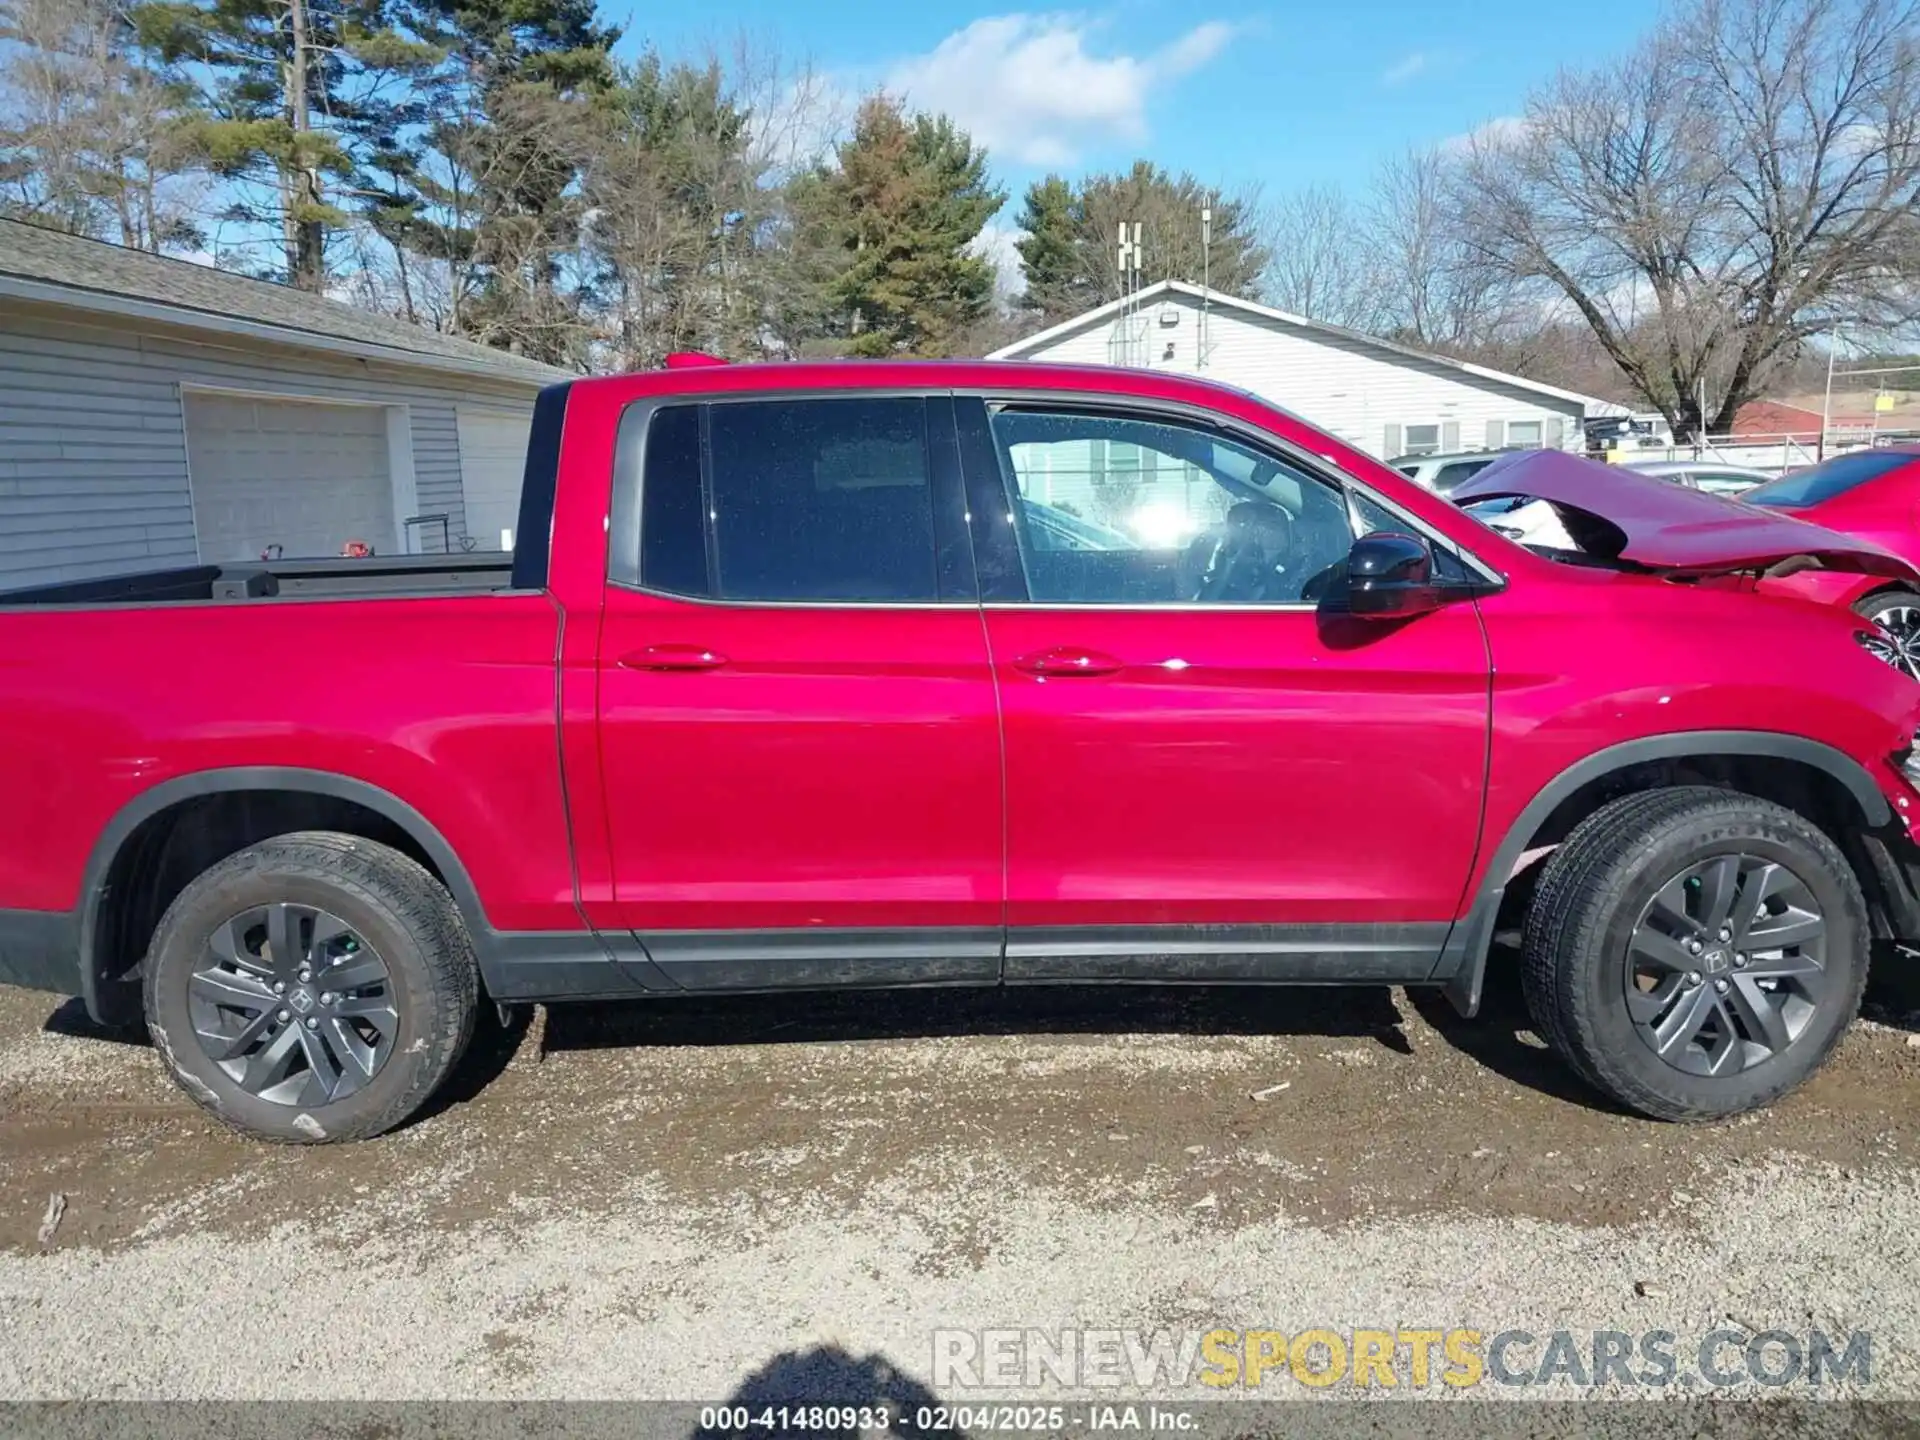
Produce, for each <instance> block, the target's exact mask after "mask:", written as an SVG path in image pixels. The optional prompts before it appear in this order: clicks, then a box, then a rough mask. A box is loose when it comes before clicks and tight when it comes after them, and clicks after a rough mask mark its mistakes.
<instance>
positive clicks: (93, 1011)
mask: <svg viewBox="0 0 1920 1440" xmlns="http://www.w3.org/2000/svg"><path fill="white" fill-rule="evenodd" d="M269 790H290V791H295V792H297V793H301V794H307V795H318V796H322V797H324V798H327V799H330V800H345V801H348V802H350V803H352V804H355V805H359V806H362V807H363V808H365V809H368V810H371V811H373V812H374V813H375V814H377V815H379V816H381V817H382V818H383V819H386V820H389V821H391V822H392V823H393V824H395V825H396V826H398V827H399V828H400V829H401V830H402V831H404V832H405V833H406V834H407V836H408V837H409V838H410V839H412V840H413V841H414V843H415V844H417V845H418V846H419V847H420V848H421V850H422V851H424V852H425V854H426V856H427V858H428V859H430V860H431V861H433V864H434V868H436V869H437V870H438V871H439V872H440V874H441V875H442V876H443V877H444V879H445V880H446V884H447V889H448V890H449V891H450V892H451V893H452V895H453V901H454V904H455V905H456V906H457V907H458V908H459V910H460V914H461V916H462V918H463V919H465V920H466V922H467V929H468V931H469V932H470V933H471V935H472V938H473V942H474V946H475V949H476V950H477V951H479V952H480V953H481V954H482V956H483V957H484V956H485V954H486V951H487V941H488V939H489V937H491V935H492V934H493V930H492V927H491V926H490V925H489V924H488V922H487V915H486V909H485V907H484V906H483V905H482V904H481V903H480V893H479V891H478V890H476V889H475V888H474V884H473V879H472V877H471V876H470V875H468V873H467V867H466V866H465V865H464V864H462V863H461V861H460V856H459V854H458V852H456V851H455V850H454V848H453V846H452V845H451V844H449V843H448V841H447V838H446V836H444V835H442V834H441V833H440V830H439V828H438V827H437V826H436V825H434V823H433V822H432V821H430V820H429V819H427V817H426V816H424V815H422V814H421V813H420V812H419V811H418V810H416V809H415V808H414V807H413V806H412V805H409V804H408V803H407V802H406V801H405V800H402V799H401V798H400V797H399V796H397V795H395V794H393V793H392V792H391V791H389V790H383V789H381V788H380V787H379V786H378V785H374V784H372V783H370V782H368V781H365V780H358V779H355V778H353V777H352V776H348V775H341V774H338V773H336V772H334V771H330V770H306V769H301V768H299V767H297V766H280V765H245V766H234V767H230V768H227V769H219V770H198V771H194V772H191V773H189V774H186V775H176V776H174V777H173V778H172V779H169V780H163V781H162V782H160V783H159V784H158V785H155V786H152V787H151V788H149V789H146V790H143V791H141V792H140V793H139V794H138V795H136V796H134V797H133V798H132V799H131V800H129V801H127V803H126V804H124V805H122V806H121V807H120V809H119V810H118V811H116V812H115V813H114V816H113V818H112V819H111V820H109V821H108V822H107V824H106V826H105V828H103V829H102V830H101V832H100V835H99V837H98V838H97V839H96V840H95V841H94V844H93V849H92V850H91V851H90V852H89V854H88V856H87V866H86V870H85V871H84V872H83V875H82V880H81V885H80V903H79V915H78V917H77V919H78V933H79V945H80V983H81V998H82V999H83V1000H84V1001H85V1002H86V1007H87V1013H88V1014H90V1015H92V1016H94V1017H95V1018H96V1019H99V1018H101V1004H100V995H99V990H100V981H101V975H100V967H99V965H98V964H97V963H96V956H95V953H94V951H95V947H96V944H97V938H98V934H99V929H100V919H101V915H102V913H103V910H104V906H105V904H106V900H107V877H108V875H110V874H111V873H112V870H113V865H114V862H115V861H116V860H117V859H118V858H119V857H120V854H121V852H122V851H123V850H124V849H125V848H126V844H127V842H128V841H129V840H130V839H131V838H132V837H133V834H134V832H135V831H137V830H138V829H139V828H140V826H142V825H143V824H145V823H146V822H147V821H149V820H151V819H152V818H153V817H154V816H156V815H158V814H160V813H161V812H163V811H165V810H169V809H171V808H172V807H174V806H175V805H178V804H180V803H182V802H183V801H188V800H199V799H204V798H206V797H207V796H210V795H231V794H239V793H244V792H247V791H269Z"/></svg>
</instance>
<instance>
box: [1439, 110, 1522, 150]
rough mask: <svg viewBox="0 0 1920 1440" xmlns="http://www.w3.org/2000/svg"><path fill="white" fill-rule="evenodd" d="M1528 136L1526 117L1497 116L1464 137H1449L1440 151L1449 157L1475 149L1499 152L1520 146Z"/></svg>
mask: <svg viewBox="0 0 1920 1440" xmlns="http://www.w3.org/2000/svg"><path fill="white" fill-rule="evenodd" d="M1526 135H1527V117H1526V116H1524V115H1496V116H1494V117H1493V119H1491V120H1489V121H1487V123H1486V124H1484V125H1481V126H1478V127H1476V128H1475V129H1472V130H1469V131H1467V133H1466V134H1464V135H1449V136H1448V137H1447V138H1446V139H1444V140H1442V141H1441V142H1440V149H1441V151H1442V152H1443V153H1444V154H1448V155H1465V154H1467V153H1468V152H1469V151H1472V150H1475V149H1489V150H1498V149H1501V148H1503V147H1505V146H1508V145H1517V144H1519V143H1520V142H1521V141H1522V140H1524V139H1525V138H1526Z"/></svg>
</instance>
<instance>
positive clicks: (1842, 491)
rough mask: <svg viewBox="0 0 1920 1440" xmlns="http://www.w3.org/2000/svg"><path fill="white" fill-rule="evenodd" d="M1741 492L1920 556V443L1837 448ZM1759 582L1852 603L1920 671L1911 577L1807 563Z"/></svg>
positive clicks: (1918, 598) (1891, 657)
mask: <svg viewBox="0 0 1920 1440" xmlns="http://www.w3.org/2000/svg"><path fill="white" fill-rule="evenodd" d="M1740 498H1741V500H1743V501H1744V502H1745V503H1747V504H1749V505H1759V506H1762V507H1764V508H1766V509H1769V510H1778V511H1780V512H1781V513H1782V514H1785V515H1792V516H1793V517H1795V518H1796V519H1800V520H1810V521H1812V522H1813V523H1815V524H1817V525H1820V526H1823V527H1825V528H1826V529H1829V530H1837V531H1840V532H1841V533H1842V534H1846V535H1856V536H1859V537H1860V538H1861V539H1864V540H1871V541H1872V542H1873V543H1874V544H1876V545H1879V546H1881V547H1883V548H1884V549H1887V550H1890V551H1892V552H1893V553H1894V554H1896V555H1898V556H1900V557H1901V558H1902V559H1905V560H1907V561H1910V562H1912V561H1920V445H1911V444H1910V445H1887V446H1883V447H1880V448H1878V449H1873V450H1854V451H1851V452H1849V453H1847V454H1845V455H1835V456H1834V457H1833V458H1831V459H1829V460H1823V461H1821V462H1820V463H1819V464H1818V465H1810V466H1808V467H1807V468H1805V469H1804V470H1791V471H1789V472H1788V473H1787V474H1785V475H1782V476H1781V477H1780V478H1779V479H1778V480H1772V481H1769V482H1768V483H1767V484H1765V485H1761V486H1759V487H1757V488H1755V489H1753V490H1749V491H1747V492H1746V493H1745V494H1743V495H1742V496H1741V497H1740ZM1761 588H1762V589H1763V590H1772V591H1777V592H1780V593H1785V594H1795V595H1805V596H1808V597H1810V598H1812V599H1817V600H1826V601H1829V602H1831V603H1833V604H1836V605H1851V606H1852V607H1853V609H1854V611H1855V613H1857V614H1859V615H1861V616H1863V617H1865V618H1866V619H1868V620H1871V621H1872V622H1873V623H1874V624H1875V625H1876V626H1878V627H1879V636H1880V638H1879V639H1878V641H1877V643H1876V647H1875V648H1876V653H1878V654H1879V655H1880V656H1881V658H1882V659H1884V660H1885V661H1886V662H1887V663H1888V664H1890V665H1895V666H1898V667H1899V668H1900V669H1902V670H1904V671H1906V672H1907V674H1909V675H1912V676H1914V677H1915V678H1917V679H1920V590H1916V588H1915V587H1914V585H1913V583H1912V582H1910V581H1906V580H1897V579H1895V580H1890V579H1888V578H1886V577H1884V576H1875V575H1849V574H1837V573H1834V572H1831V571H1824V570H1805V571H1801V572H1800V573H1798V574H1795V575H1789V576H1784V577H1780V578H1775V579H1770V580H1765V581H1762V582H1761Z"/></svg>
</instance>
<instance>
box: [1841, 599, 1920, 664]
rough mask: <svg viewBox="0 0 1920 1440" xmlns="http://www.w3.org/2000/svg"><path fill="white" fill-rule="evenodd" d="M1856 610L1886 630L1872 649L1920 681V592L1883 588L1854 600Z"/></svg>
mask: <svg viewBox="0 0 1920 1440" xmlns="http://www.w3.org/2000/svg"><path fill="white" fill-rule="evenodd" d="M1853 613H1854V614H1856V615H1858V616H1859V617H1860V618H1861V619H1863V620H1871V621H1872V622H1873V623H1874V624H1875V625H1876V626H1878V627H1879V628H1880V630H1881V632H1882V634H1881V635H1880V636H1878V637H1875V639H1874V641H1873V643H1872V644H1870V645H1869V646H1868V648H1869V649H1870V650H1872V651H1873V653H1874V654H1875V655H1878V656H1879V657H1880V658H1881V659H1882V660H1884V661H1886V662H1887V663H1888V664H1889V665H1891V666H1893V668H1894V669H1896V670H1898V671H1900V672H1901V673H1903V674H1906V675H1911V676H1912V677H1913V678H1914V679H1916V680H1920V595H1916V594H1915V593H1914V592H1913V591H1911V590H1882V591H1880V592H1878V593H1877V594H1873V595H1866V596H1862V597H1861V598H1860V599H1858V600H1856V601H1854V602H1853Z"/></svg>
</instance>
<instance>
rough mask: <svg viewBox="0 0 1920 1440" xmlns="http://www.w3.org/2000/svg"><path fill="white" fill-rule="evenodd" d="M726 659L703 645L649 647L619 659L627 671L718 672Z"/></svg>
mask: <svg viewBox="0 0 1920 1440" xmlns="http://www.w3.org/2000/svg"><path fill="white" fill-rule="evenodd" d="M726 663H727V657H726V656H724V655H722V654H720V653H719V651H717V650H709V649H708V648H707V647H706V646H704V645H649V646H647V647H646V648H645V649H642V650H629V651H628V652H627V653H626V654H624V655H622V656H621V657H620V664H621V666H622V667H623V668H625V669H628V670H718V669H719V668H720V667H721V666H722V665H724V664H726Z"/></svg>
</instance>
